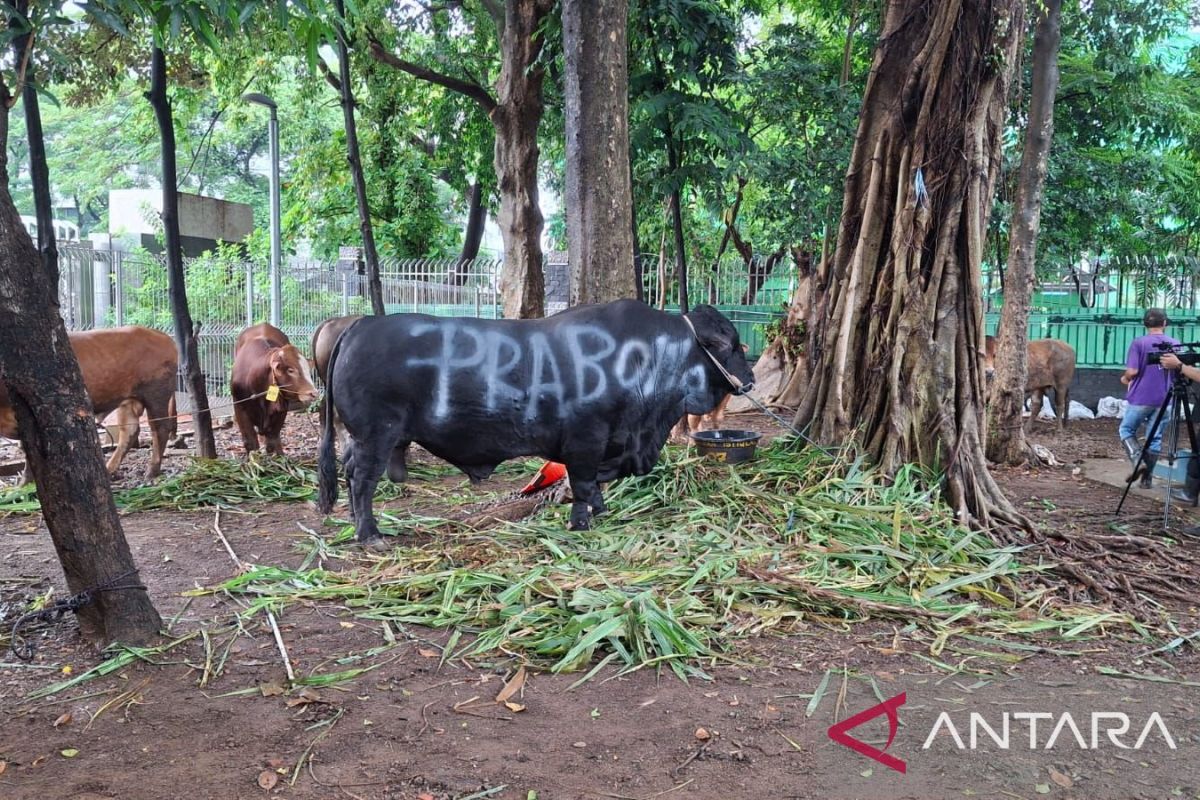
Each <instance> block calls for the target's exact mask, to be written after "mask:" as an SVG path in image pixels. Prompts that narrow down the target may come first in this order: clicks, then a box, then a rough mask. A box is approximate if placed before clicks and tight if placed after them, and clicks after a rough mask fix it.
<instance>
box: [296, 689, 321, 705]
mask: <svg viewBox="0 0 1200 800" xmlns="http://www.w3.org/2000/svg"><path fill="white" fill-rule="evenodd" d="M300 696H301V697H303V698H304V699H305V700H307V701H308V702H310V703H317V702H320V700H321V693H320V692H318V691H317V690H316V689H314V688H312V687H311V686H305V687H304V688H303V689H301V690H300Z"/></svg>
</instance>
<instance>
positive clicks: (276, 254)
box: [242, 92, 283, 327]
mask: <svg viewBox="0 0 1200 800" xmlns="http://www.w3.org/2000/svg"><path fill="white" fill-rule="evenodd" d="M242 99H243V100H245V101H246V102H247V103H254V104H256V105H260V106H266V107H267V108H268V109H270V111H271V121H270V123H268V128H267V130H268V133H269V137H270V141H271V145H270V146H271V324H272V325H274V326H275V327H279V326H280V316H281V310H282V307H283V291H282V288H281V285H280V269H281V267H280V263H281V258H282V255H281V254H282V244H281V241H280V240H281V237H282V234H281V232H280V231H281V229H282V227H283V225H282V222H281V218H280V211H279V118H278V117H277V116H276V114H275V108H276V106H275V101H274V100H272V99H271V98H270V97H267V96H266V95H265V94H258V93H257V92H251V93H250V94H244V95H242Z"/></svg>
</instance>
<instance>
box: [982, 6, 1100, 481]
mask: <svg viewBox="0 0 1200 800" xmlns="http://www.w3.org/2000/svg"><path fill="white" fill-rule="evenodd" d="M1041 9H1042V10H1041V12H1040V13H1039V15H1038V23H1037V31H1036V32H1035V33H1034V38H1033V85H1032V88H1031V91H1030V95H1029V124H1028V128H1027V129H1026V131H1025V149H1024V151H1023V152H1022V153H1021V167H1020V170H1019V172H1018V176H1017V194H1016V198H1015V200H1014V201H1013V220H1012V232H1011V234H1010V235H1009V239H1008V270H1007V273H1008V287H1007V291H1006V292H1005V294H1004V306H1003V308H1001V310H1000V329H999V330H998V331H997V333H998V336H997V341H996V361H995V365H996V373H995V375H994V376H993V377H992V386H991V397H990V400H991V404H990V405H989V407H988V415H989V419H988V441H987V455H988V458H990V459H991V460H993V461H999V462H1002V463H1005V464H1021V463H1024V462H1025V460H1026V459H1027V457H1028V450H1029V446H1028V444H1027V443H1026V442H1025V425H1024V419H1023V418H1022V414H1023V412H1024V410H1025V385H1026V382H1027V380H1028V366H1029V365H1028V364H1027V363H1026V362H1027V360H1028V358H1027V357H1028V342H1029V304H1030V301H1031V300H1032V298H1033V278H1034V256H1035V255H1036V253H1037V237H1038V228H1039V227H1040V224H1041V218H1042V189H1043V188H1044V187H1045V185H1046V165H1047V162H1048V161H1049V159H1050V144H1051V140H1052V139H1053V136H1054V95H1055V92H1056V91H1057V90H1058V44H1059V40H1060V32H1059V20H1060V18H1061V15H1062V0H1046V3H1045V5H1044V6H1042V7H1041ZM1080 296H1081V297H1082V292H1081V293H1080ZM1056 400H1057V398H1056ZM1060 402H1061V401H1060ZM1033 413H1034V415H1035V416H1036V415H1037V413H1038V409H1034V410H1033Z"/></svg>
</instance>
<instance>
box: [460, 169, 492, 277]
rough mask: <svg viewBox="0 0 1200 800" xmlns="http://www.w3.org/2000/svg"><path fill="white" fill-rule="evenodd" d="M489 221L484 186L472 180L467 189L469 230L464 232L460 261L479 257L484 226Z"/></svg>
mask: <svg viewBox="0 0 1200 800" xmlns="http://www.w3.org/2000/svg"><path fill="white" fill-rule="evenodd" d="M486 221H487V208H486V207H484V205H483V187H482V186H480V185H479V181H472V182H471V186H470V188H468V189H467V230H466V232H465V233H464V234H463V246H462V251H461V252H460V253H459V254H458V258H459V260H460V261H474V260H475V259H476V258H478V257H479V245H480V244H481V243H482V242H483V226H484V223H485V222H486Z"/></svg>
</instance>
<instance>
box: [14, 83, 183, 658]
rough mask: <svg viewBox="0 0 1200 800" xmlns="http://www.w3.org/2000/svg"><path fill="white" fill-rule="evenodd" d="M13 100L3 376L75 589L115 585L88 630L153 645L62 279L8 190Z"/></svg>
mask: <svg viewBox="0 0 1200 800" xmlns="http://www.w3.org/2000/svg"><path fill="white" fill-rule="evenodd" d="M10 100H11V97H10V95H9V90H8V88H7V86H0V379H2V380H3V381H4V384H5V386H6V387H7V391H8V396H9V400H10V402H11V403H12V406H13V409H14V411H15V413H16V417H17V424H18V427H19V429H20V437H21V445H22V446H23V447H24V448H25V454H26V458H27V459H28V461H29V465H28V466H29V470H30V472H31V473H32V474H33V479H34V481H35V482H36V484H37V490H38V497H39V498H40V499H41V504H42V516H43V518H44V519H45V522H46V527H47V529H48V530H49V531H50V538H51V540H52V541H53V543H54V549H55V551H56V552H57V554H58V558H59V561H60V562H61V564H62V568H63V575H64V576H65V578H66V581H67V588H68V590H69V591H70V592H71V593H72V594H78V593H80V592H83V591H85V590H88V589H96V588H98V587H107V588H104V589H102V590H100V591H95V592H94V593H93V594H92V598H93V602H92V603H91V604H89V605H85V606H83V607H81V608H80V609H79V610H77V611H76V612H75V614H76V617H77V618H78V620H79V629H80V632H81V633H82V634H83V636H84V638H86V639H87V640H88V641H89V642H91V643H93V644H94V645H96V646H98V647H104V646H106V645H108V644H111V643H112V642H115V641H121V642H124V643H126V644H147V643H149V642H151V641H152V640H153V639H154V638H155V636H156V635H157V633H158V630H159V627H160V626H161V624H162V620H161V619H160V617H159V616H158V612H157V611H156V610H155V608H154V605H153V604H152V603H151V602H150V597H149V595H148V594H147V593H146V591H145V589H144V588H143V587H141V586H140V584H141V580H140V579H139V578H138V576H137V565H136V563H135V562H134V560H133V555H132V554H131V553H130V551H129V545H128V543H127V542H126V541H125V535H124V533H123V532H122V531H121V521H120V518H119V517H118V516H117V507H116V504H115V503H114V502H113V497H112V490H111V488H110V486H109V481H108V473H107V472H106V471H105V468H104V458H103V456H102V455H101V452H100V439H99V437H97V436H96V424H95V417H94V416H93V415H92V413H91V403H90V402H89V401H88V398H87V394H86V392H85V390H84V386H83V376H82V375H81V374H80V371H79V364H78V362H77V361H76V360H75V357H74V354H73V352H72V350H71V343H70V340H69V339H68V338H67V329H66V326H65V325H64V324H63V320H62V316H61V315H60V314H59V312H58V279H57V276H56V275H54V274H53V273H52V272H51V270H50V269H49V268H48V267H47V266H46V265H45V264H43V263H42V261H41V259H40V258H39V255H38V252H37V250H36V249H35V248H34V245H33V242H32V241H30V238H29V235H28V234H27V233H26V232H25V227H24V226H23V225H22V223H21V217H20V215H19V214H18V213H17V209H16V206H14V205H13V200H12V196H11V195H10V194H9V191H8V109H9V107H10V105H11V103H10ZM31 139H32V132H31Z"/></svg>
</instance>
